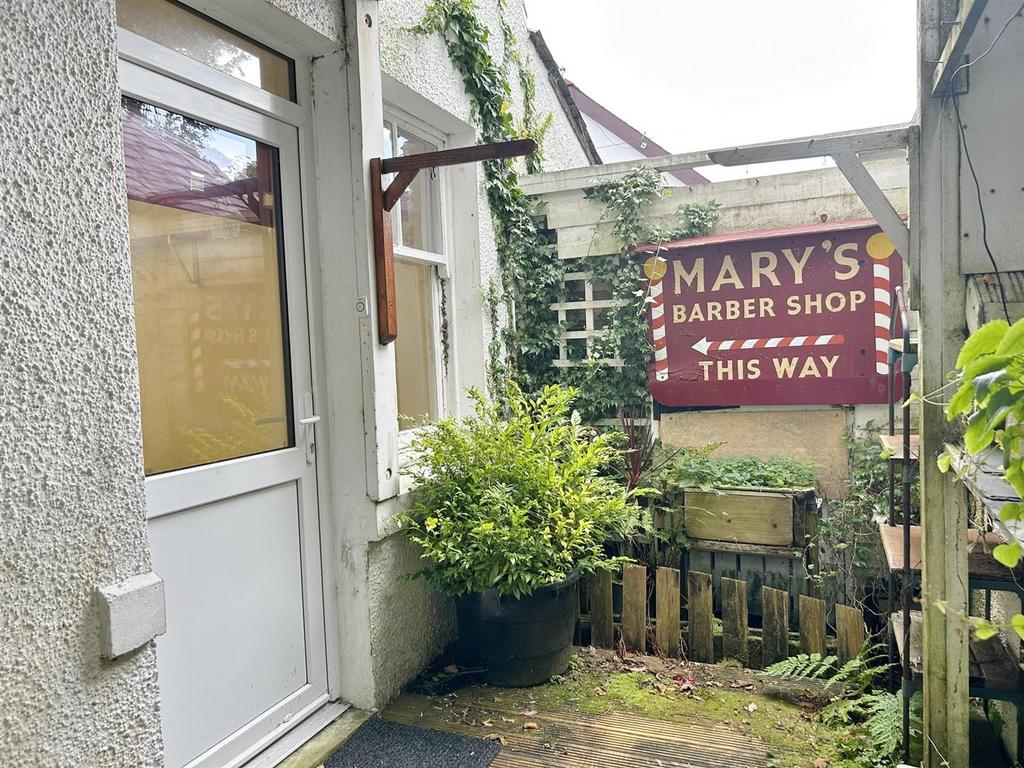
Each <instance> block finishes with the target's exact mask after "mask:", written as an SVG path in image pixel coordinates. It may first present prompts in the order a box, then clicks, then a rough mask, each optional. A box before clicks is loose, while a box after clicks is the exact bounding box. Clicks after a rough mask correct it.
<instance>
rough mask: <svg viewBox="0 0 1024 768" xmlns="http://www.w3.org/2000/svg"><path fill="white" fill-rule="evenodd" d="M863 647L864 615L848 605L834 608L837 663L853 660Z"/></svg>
mask: <svg viewBox="0 0 1024 768" xmlns="http://www.w3.org/2000/svg"><path fill="white" fill-rule="evenodd" d="M863 647H864V614H863V612H862V611H861V610H860V609H859V608H853V607H852V606H849V605H837V606H836V655H837V656H838V657H839V663H840V664H845V663H846V662H848V661H849V660H850V659H855V658H857V656H858V655H859V654H860V649H861V648H863Z"/></svg>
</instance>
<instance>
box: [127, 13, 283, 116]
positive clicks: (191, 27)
mask: <svg viewBox="0 0 1024 768" xmlns="http://www.w3.org/2000/svg"><path fill="white" fill-rule="evenodd" d="M117 24H118V26H119V27H123V28H124V29H127V30H128V31H129V32H134V33H135V34H137V35H140V36H141V37H145V38H147V39H149V40H152V41H153V42H154V43H159V44H160V45H162V46H164V47H166V48H170V49H171V50H173V51H177V52H178V53H181V54H184V55H185V56H188V57H190V58H193V59H195V60H196V61H200V62H202V63H203V64H206V65H207V66H209V67H213V68H214V69H216V70H219V71H221V72H224V73H226V74H228V75H231V76H232V77H237V78H238V79H239V80H244V81H245V82H247V83H249V84H250V85H255V86H256V87H258V88H262V89H263V90H265V91H269V92H270V93H272V94H274V95H275V96H280V97H281V98H282V99H288V100H289V101H295V87H294V80H295V78H294V63H293V62H292V60H291V59H289V58H286V57H284V56H282V55H281V54H279V53H275V52H274V51H271V50H270V49H269V48H266V47H264V46H262V45H260V44H259V43H257V42H255V41H253V40H250V39H249V38H247V37H245V36H244V35H240V34H238V33H237V32H232V31H231V30H230V29H227V28H226V27H223V26H221V25H220V24H218V23H217V22H215V21H213V20H212V19H209V18H207V17H205V16H202V15H200V14H199V13H197V12H195V11H193V10H191V9H188V8H184V7H182V6H180V5H178V4H177V3H174V2H169V0H117Z"/></svg>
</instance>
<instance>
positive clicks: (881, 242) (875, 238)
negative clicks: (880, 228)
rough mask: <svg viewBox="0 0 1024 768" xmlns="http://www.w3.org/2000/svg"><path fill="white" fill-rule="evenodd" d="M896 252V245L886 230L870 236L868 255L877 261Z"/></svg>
mask: <svg viewBox="0 0 1024 768" xmlns="http://www.w3.org/2000/svg"><path fill="white" fill-rule="evenodd" d="M895 252H896V246H895V245H893V244H892V240H890V239H889V236H888V235H887V234H885V232H877V233H875V234H873V235H872V236H871V237H869V238H868V256H870V257H871V258H872V259H875V260H876V261H883V260H885V259H888V258H889V257H890V256H892V255H893V254H894V253H895Z"/></svg>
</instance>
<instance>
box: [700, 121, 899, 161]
mask: <svg viewBox="0 0 1024 768" xmlns="http://www.w3.org/2000/svg"><path fill="white" fill-rule="evenodd" d="M908 136H909V126H908V125H887V126H882V127H880V128H866V129H864V130H861V131H846V132H843V133H826V134H822V135H820V136H805V137H803V138H800V139H786V140H784V141H770V142H768V143H766V144H752V145H749V146H745V147H733V148H732V149H714V150H711V151H710V152H708V158H709V159H710V160H711V162H713V163H717V164H718V165H726V166H729V165H752V164H755V163H773V162H775V161H777V160H803V159H806V158H812V157H830V156H832V155H834V154H836V153H837V152H853V153H857V152H875V151H879V150H884V149H906V148H907V144H908V141H909V139H908Z"/></svg>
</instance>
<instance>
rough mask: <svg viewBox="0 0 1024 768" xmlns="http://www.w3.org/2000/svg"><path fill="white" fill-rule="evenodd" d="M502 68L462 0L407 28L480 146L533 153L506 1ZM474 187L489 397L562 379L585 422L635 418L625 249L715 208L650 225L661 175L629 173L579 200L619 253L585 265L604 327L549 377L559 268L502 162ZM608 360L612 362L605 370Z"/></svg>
mask: <svg viewBox="0 0 1024 768" xmlns="http://www.w3.org/2000/svg"><path fill="white" fill-rule="evenodd" d="M498 6H499V10H500V11H501V12H502V15H501V32H502V38H503V39H502V43H503V54H504V58H503V60H502V62H501V63H500V64H499V63H497V62H496V61H495V60H494V58H493V57H492V55H491V53H490V50H489V48H488V41H489V36H490V31H489V30H488V28H487V27H486V26H485V25H483V24H482V23H481V22H480V21H479V19H478V18H477V16H476V7H475V5H474V3H473V0H434V2H431V3H430V4H429V5H428V6H427V9H426V12H425V14H424V16H423V19H422V20H421V21H420V23H419V24H417V25H416V26H415V27H413V28H412V31H413V32H415V33H417V34H439V35H441V36H442V37H443V39H444V41H445V45H446V47H447V50H448V56H449V58H450V59H451V61H452V63H453V64H454V66H455V68H456V69H457V70H458V72H459V74H460V76H461V77H462V82H463V86H464V87H465V90H466V93H467V95H468V96H469V98H470V104H471V110H472V115H473V118H474V120H475V121H476V123H477V126H478V128H479V130H480V140H481V141H482V142H485V143H491V142H499V141H508V140H509V139H512V138H515V137H517V136H524V135H527V136H530V137H532V138H534V139H535V140H537V143H538V147H540V146H541V141H542V139H543V137H544V133H545V132H546V130H547V128H548V126H550V124H551V116H550V115H548V116H547V117H546V118H545V119H543V120H539V119H538V117H537V114H536V108H535V106H534V101H535V97H536V81H535V78H534V75H533V73H532V71H531V69H530V67H529V66H528V65H527V63H526V62H524V61H523V58H522V55H521V54H520V52H519V48H518V45H517V43H516V39H515V34H514V32H513V31H512V28H511V26H510V25H509V24H508V22H507V21H506V20H505V17H504V9H505V0H498ZM513 65H514V66H515V67H516V70H517V75H518V79H519V84H520V87H521V89H522V91H523V100H524V115H523V118H522V121H521V122H520V124H519V125H518V126H517V125H516V124H515V121H514V119H513V116H512V113H511V106H510V104H511V97H512V88H511V86H510V85H509V78H510V76H511V74H510V71H511V69H512V66H513ZM542 156H543V155H542V152H541V150H540V149H538V152H536V153H535V154H534V155H533V156H531V157H530V158H528V159H527V168H528V170H529V171H530V172H531V173H534V172H538V171H540V170H541V168H540V163H541V159H542ZM484 185H485V189H486V191H487V200H488V203H489V206H490V210H491V217H492V219H493V220H494V225H495V230H496V231H495V234H496V239H497V247H498V266H499V268H500V273H501V276H500V281H499V282H500V284H498V285H495V284H494V283H490V284H489V285H488V287H487V288H486V290H485V292H484V298H485V302H486V304H487V310H488V316H489V319H490V322H491V327H492V340H491V343H490V345H489V346H488V358H489V361H488V379H489V383H490V386H491V389H492V391H493V392H498V391H501V386H500V385H501V383H502V381H503V380H504V379H506V378H514V379H515V380H516V381H517V383H518V384H519V386H520V387H521V388H522V389H523V390H524V391H526V392H536V391H538V390H540V389H541V388H542V387H543V385H545V384H549V383H552V382H553V381H556V380H559V379H561V380H562V381H564V382H566V383H569V384H574V385H577V386H579V387H581V388H582V391H583V392H585V393H586V396H585V397H584V398H581V402H580V403H579V404H578V405H579V407H580V408H581V410H582V411H583V416H584V418H587V419H589V420H591V421H596V420H598V419H603V418H606V417H609V416H614V415H615V414H616V413H617V412H620V411H624V410H625V411H632V412H634V413H636V412H645V411H647V410H648V409H649V407H650V398H649V396H648V394H647V366H648V363H649V362H650V359H651V344H650V342H649V340H648V335H647V322H646V315H647V304H648V303H649V301H650V298H649V289H650V285H649V284H648V282H647V281H646V280H645V279H644V278H643V277H642V273H641V271H640V269H639V265H638V264H636V263H635V262H634V260H633V256H632V251H633V248H634V247H635V246H637V245H638V244H642V243H654V244H657V243H662V242H664V241H667V240H673V239H679V238H684V237H693V236H697V235H703V234H706V233H707V232H708V231H710V229H711V227H713V226H714V224H715V222H716V221H717V220H718V214H717V205H716V204H715V203H714V202H712V203H710V204H707V205H696V204H685V205H681V206H679V208H678V209H677V211H676V217H675V220H674V221H673V222H672V223H671V225H670V226H668V227H665V228H663V227H659V226H656V225H654V224H653V223H652V222H651V220H650V219H649V218H648V210H649V208H650V206H651V204H652V203H654V202H655V201H657V200H659V199H660V198H662V197H663V196H666V195H668V194H670V192H667V191H666V190H665V189H664V188H663V185H662V178H661V174H660V173H658V172H657V171H654V170H652V169H649V168H638V169H636V170H634V171H631V172H630V173H628V174H626V175H625V177H624V178H622V179H621V180H619V181H616V182H613V183H606V184H601V185H598V186H596V187H593V188H591V189H589V190H587V192H586V195H587V197H588V198H590V199H593V200H597V201H599V202H601V203H603V204H604V205H605V206H606V207H607V215H608V216H609V217H610V218H611V220H612V221H613V222H614V223H613V229H614V232H615V234H616V236H617V237H618V240H619V241H620V243H621V251H620V253H619V254H618V256H614V257H609V258H594V259H590V260H588V262H587V264H586V269H587V270H588V271H589V272H590V273H591V279H592V281H594V282H595V283H597V284H600V285H602V286H604V287H605V290H607V291H608V292H610V296H611V298H612V299H613V300H614V301H613V302H611V304H612V306H611V307H609V308H608V309H607V311H606V316H605V321H606V322H605V328H604V329H603V330H602V331H601V333H600V334H598V335H597V336H596V337H595V339H594V340H593V341H592V344H591V348H590V351H589V354H588V355H587V356H586V358H585V359H582V358H581V359H579V360H578V361H577V362H578V363H579V365H578V366H575V367H569V368H562V369H558V368H555V367H553V366H552V361H553V360H554V359H555V358H556V357H557V349H558V340H559V337H560V335H561V333H562V330H563V328H562V326H561V324H560V323H559V321H558V318H557V314H556V313H555V312H554V311H553V310H552V309H551V305H552V304H555V303H557V302H561V301H564V300H565V285H564V281H565V272H566V270H565V266H564V261H563V260H562V259H559V258H558V256H557V254H556V253H555V249H554V247H553V245H552V244H551V243H550V242H549V241H548V239H547V237H546V236H545V233H544V232H543V231H542V230H541V229H540V228H539V227H538V221H537V219H538V215H537V211H536V210H535V209H534V205H533V203H531V201H530V200H529V199H528V198H527V197H526V195H525V194H523V191H522V189H521V188H520V186H519V174H518V171H517V170H516V166H515V164H514V163H513V162H512V161H510V160H498V161H493V162H488V163H485V164H484ZM502 308H504V311H505V315H506V317H505V318H504V319H505V323H504V330H503V331H502V332H501V336H500V341H499V337H498V336H497V335H496V334H497V333H498V332H497V328H498V326H499V325H500V324H501V320H502V318H501V309H502ZM609 361H614V363H615V364H614V365H610V364H609Z"/></svg>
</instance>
